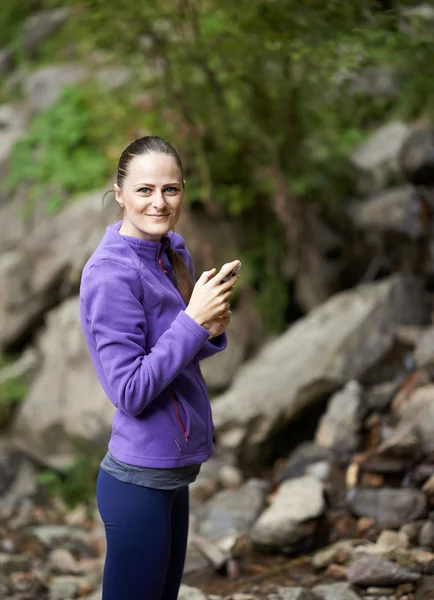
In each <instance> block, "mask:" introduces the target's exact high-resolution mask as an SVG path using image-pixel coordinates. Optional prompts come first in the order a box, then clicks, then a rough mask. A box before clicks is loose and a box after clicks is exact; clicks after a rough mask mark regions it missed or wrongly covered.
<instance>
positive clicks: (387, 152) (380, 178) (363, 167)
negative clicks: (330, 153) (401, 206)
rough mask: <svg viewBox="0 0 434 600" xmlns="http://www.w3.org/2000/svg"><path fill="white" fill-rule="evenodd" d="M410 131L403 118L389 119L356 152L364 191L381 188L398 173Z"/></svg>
mask: <svg viewBox="0 0 434 600" xmlns="http://www.w3.org/2000/svg"><path fill="white" fill-rule="evenodd" d="M409 131H410V129H409V127H408V125H406V124H405V123H402V122H401V121H393V122H391V123H386V124H385V125H383V126H382V127H380V128H379V129H378V130H377V131H375V132H374V133H373V134H372V135H371V136H370V137H369V138H368V139H367V140H366V141H365V142H363V143H362V144H360V145H359V146H358V147H357V148H356V149H355V150H354V151H353V152H352V154H351V157H350V158H351V162H352V163H353V165H354V166H355V167H356V169H357V170H358V171H359V172H360V180H359V183H358V190H359V192H360V193H362V194H363V195H369V194H372V193H375V192H379V191H381V190H383V189H384V188H385V187H386V186H387V184H388V183H390V181H391V179H392V178H393V177H396V175H397V174H398V173H399V166H398V156H399V151H400V149H401V146H402V144H403V142H404V140H405V139H406V137H407V135H408V133H409Z"/></svg>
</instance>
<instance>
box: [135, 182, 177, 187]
mask: <svg viewBox="0 0 434 600" xmlns="http://www.w3.org/2000/svg"><path fill="white" fill-rule="evenodd" d="M169 185H181V184H180V182H179V181H177V182H175V183H165V184H164V187H165V186H169ZM137 186H141V187H150V188H153V187H155V185H154V184H153V183H136V184H135V186H134V187H137Z"/></svg>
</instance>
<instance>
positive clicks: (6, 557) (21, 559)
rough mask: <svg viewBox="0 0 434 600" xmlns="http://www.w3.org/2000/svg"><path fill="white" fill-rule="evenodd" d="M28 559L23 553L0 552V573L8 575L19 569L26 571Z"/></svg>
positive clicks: (28, 567)
mask: <svg viewBox="0 0 434 600" xmlns="http://www.w3.org/2000/svg"><path fill="white" fill-rule="evenodd" d="M29 569H30V560H29V557H28V556H25V555H24V554H0V573H3V574H4V575H10V574H11V573H15V572H17V571H18V572H19V571H28V570H29Z"/></svg>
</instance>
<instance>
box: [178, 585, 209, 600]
mask: <svg viewBox="0 0 434 600" xmlns="http://www.w3.org/2000/svg"><path fill="white" fill-rule="evenodd" d="M178 600H207V598H206V596H205V594H203V593H202V592H201V591H200V590H198V589H197V588H194V587H190V586H189V585H185V584H184V583H182V584H181V587H180V589H179V594H178Z"/></svg>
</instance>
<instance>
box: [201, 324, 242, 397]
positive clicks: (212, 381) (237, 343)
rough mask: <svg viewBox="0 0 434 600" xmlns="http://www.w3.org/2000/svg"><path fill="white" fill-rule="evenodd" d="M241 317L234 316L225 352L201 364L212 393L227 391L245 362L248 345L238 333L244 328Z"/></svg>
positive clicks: (228, 332) (228, 331)
mask: <svg viewBox="0 0 434 600" xmlns="http://www.w3.org/2000/svg"><path fill="white" fill-rule="evenodd" d="M239 316H240V315H237V314H234V315H233V316H232V318H231V324H230V326H229V328H228V330H227V337H228V345H227V348H226V349H225V351H224V352H218V353H217V354H215V355H214V356H211V357H210V358H207V359H206V360H203V361H201V363H200V368H201V371H202V375H203V376H204V378H205V381H206V384H207V388H208V389H209V390H210V391H211V392H212V391H221V390H224V389H226V388H227V387H228V385H229V384H230V383H231V381H232V379H233V377H234V375H235V373H236V372H237V371H238V369H239V368H240V366H241V363H242V362H243V360H244V357H245V354H246V344H245V343H244V342H243V339H242V336H240V335H239V332H238V329H239V328H240V326H242V324H240V323H239Z"/></svg>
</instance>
